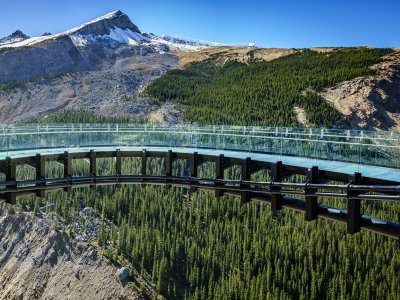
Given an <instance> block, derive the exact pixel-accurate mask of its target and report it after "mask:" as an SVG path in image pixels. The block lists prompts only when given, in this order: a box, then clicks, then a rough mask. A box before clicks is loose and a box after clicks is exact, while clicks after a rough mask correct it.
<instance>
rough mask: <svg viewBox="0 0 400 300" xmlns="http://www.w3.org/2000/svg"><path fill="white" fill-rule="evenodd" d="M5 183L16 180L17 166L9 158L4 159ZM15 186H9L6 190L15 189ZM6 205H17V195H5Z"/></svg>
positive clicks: (14, 193) (13, 193)
mask: <svg viewBox="0 0 400 300" xmlns="http://www.w3.org/2000/svg"><path fill="white" fill-rule="evenodd" d="M5 173H6V181H15V180H16V179H17V165H16V164H15V161H14V160H13V159H12V158H11V157H6V172H5ZM16 187H17V184H16V183H15V184H11V185H9V186H8V188H16ZM5 200H6V202H7V203H9V204H12V205H15V204H17V193H16V192H8V193H6V195H5Z"/></svg>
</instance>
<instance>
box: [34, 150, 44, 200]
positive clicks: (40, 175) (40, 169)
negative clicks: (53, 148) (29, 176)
mask: <svg viewBox="0 0 400 300" xmlns="http://www.w3.org/2000/svg"><path fill="white" fill-rule="evenodd" d="M45 172H46V161H45V160H44V159H43V158H42V155H41V154H40V153H37V154H36V179H42V180H43V181H44V180H45V177H46V175H45ZM36 186H37V187H43V189H41V190H37V191H36V196H37V197H40V198H44V197H45V196H46V190H45V189H44V187H45V186H46V183H45V182H40V183H39V182H38V183H36Z"/></svg>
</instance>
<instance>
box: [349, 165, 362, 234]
mask: <svg viewBox="0 0 400 300" xmlns="http://www.w3.org/2000/svg"><path fill="white" fill-rule="evenodd" d="M349 181H350V182H349V184H362V176H361V173H354V175H352V176H349ZM352 195H353V193H352V192H348V197H351V196H352ZM360 228H361V202H360V200H359V199H348V200H347V233H350V234H354V233H356V232H359V231H360Z"/></svg>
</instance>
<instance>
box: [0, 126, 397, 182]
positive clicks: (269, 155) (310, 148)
mask: <svg viewBox="0 0 400 300" xmlns="http://www.w3.org/2000/svg"><path fill="white" fill-rule="evenodd" d="M166 148H168V149H173V151H175V152H195V151H196V152H198V153H199V154H212V155H219V154H224V155H225V156H229V157H238V158H245V157H251V158H252V159H254V160H259V161H269V162H276V161H279V160H280V161H282V162H283V163H284V164H288V165H293V166H299V167H307V168H310V167H312V166H318V167H319V168H320V169H322V170H327V171H333V172H338V173H344V174H354V173H355V172H361V173H362V174H363V176H366V177H371V178H376V179H383V180H389V181H397V182H399V181H400V134H398V133H393V132H367V131H350V130H332V129H329V130H328V129H304V128H303V129H301V128H279V127H239V126H193V125H177V126H167V125H166V126H160V125H154V126H153V125H138V124H123V125H121V124H56V125H55V124H53V125H10V126H1V127H0V159H4V158H5V157H7V156H10V157H21V156H32V155H34V154H36V153H41V154H51V153H60V152H64V151H69V152H79V151H87V150H88V149H94V150H112V149H121V150H128V149H129V150H138V149H139V150H142V149H147V150H149V151H157V150H163V151H164V150H165V149H166ZM39 150H40V151H39Z"/></svg>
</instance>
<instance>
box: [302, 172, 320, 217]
mask: <svg viewBox="0 0 400 300" xmlns="http://www.w3.org/2000/svg"><path fill="white" fill-rule="evenodd" d="M307 179H308V183H318V182H319V180H318V167H316V166H314V167H312V168H311V169H308V171H307ZM316 191H317V190H315V189H310V188H307V186H306V188H305V192H316ZM317 218H318V197H316V196H306V215H305V219H306V221H312V220H316V219H317Z"/></svg>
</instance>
